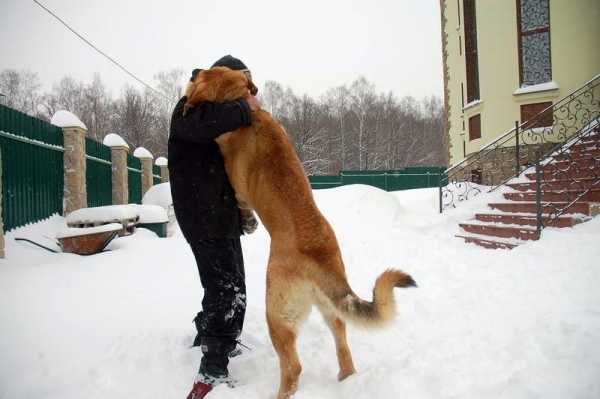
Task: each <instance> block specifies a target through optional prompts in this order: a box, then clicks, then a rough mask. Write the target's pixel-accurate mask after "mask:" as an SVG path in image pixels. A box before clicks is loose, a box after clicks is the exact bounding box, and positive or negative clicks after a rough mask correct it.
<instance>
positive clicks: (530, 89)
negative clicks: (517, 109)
mask: <svg viewBox="0 0 600 399" xmlns="http://www.w3.org/2000/svg"><path fill="white" fill-rule="evenodd" d="M557 89H558V85H557V84H556V82H555V81H553V80H551V81H550V82H546V83H540V84H537V85H530V86H527V85H523V86H521V87H520V88H518V89H517V90H516V91H515V92H514V93H513V94H515V95H517V94H527V93H537V92H539V91H548V90H557Z"/></svg>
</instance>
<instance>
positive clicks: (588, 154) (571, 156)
mask: <svg viewBox="0 0 600 399" xmlns="http://www.w3.org/2000/svg"><path fill="white" fill-rule="evenodd" d="M552 158H554V160H555V161H557V162H573V161H575V162H578V161H582V160H590V159H600V150H598V149H591V150H586V151H583V152H571V153H566V154H559V155H553V156H552Z"/></svg>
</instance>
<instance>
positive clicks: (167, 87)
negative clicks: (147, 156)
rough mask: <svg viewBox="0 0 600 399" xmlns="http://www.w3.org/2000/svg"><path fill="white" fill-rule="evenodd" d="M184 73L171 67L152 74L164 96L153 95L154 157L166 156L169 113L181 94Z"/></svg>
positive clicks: (169, 122) (170, 113)
mask: <svg viewBox="0 0 600 399" xmlns="http://www.w3.org/2000/svg"><path fill="white" fill-rule="evenodd" d="M184 74H185V72H184V71H183V69H176V68H172V69H169V70H164V71H159V72H158V73H157V74H156V75H154V79H155V80H156V81H157V82H158V84H157V87H156V88H157V89H158V91H159V92H161V93H162V94H163V96H164V97H163V96H160V95H155V101H156V109H157V115H156V118H157V120H156V134H154V135H153V136H152V137H151V140H152V147H153V148H154V151H155V152H153V155H154V156H155V157H159V156H164V157H166V156H167V146H168V142H169V127H170V124H171V115H172V114H173V109H174V108H175V105H176V104H177V102H178V101H179V99H180V98H181V97H182V96H183V85H182V84H181V81H182V78H183V76H184Z"/></svg>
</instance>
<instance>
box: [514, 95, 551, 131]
mask: <svg viewBox="0 0 600 399" xmlns="http://www.w3.org/2000/svg"><path fill="white" fill-rule="evenodd" d="M551 106H552V101H548V102H543V103H536V104H527V105H521V121H522V122H529V123H527V124H525V125H524V126H523V128H524V129H533V128H536V127H547V126H552V108H549V107H551ZM544 110H546V112H542V111H544Z"/></svg>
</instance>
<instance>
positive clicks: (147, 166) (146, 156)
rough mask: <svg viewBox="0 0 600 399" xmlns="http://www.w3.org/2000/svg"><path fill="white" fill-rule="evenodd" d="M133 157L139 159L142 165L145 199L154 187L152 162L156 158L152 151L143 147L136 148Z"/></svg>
mask: <svg viewBox="0 0 600 399" xmlns="http://www.w3.org/2000/svg"><path fill="white" fill-rule="evenodd" d="M133 156H134V157H136V158H139V159H140V163H141V164H142V198H144V194H146V192H148V190H150V187H152V186H153V185H154V177H153V176H152V160H153V159H154V157H153V156H152V154H151V153H150V151H148V150H147V149H145V148H143V147H138V148H136V150H135V151H134V152H133Z"/></svg>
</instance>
